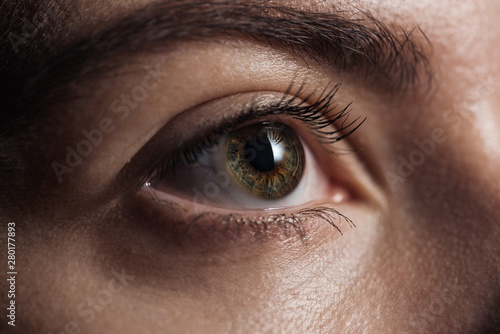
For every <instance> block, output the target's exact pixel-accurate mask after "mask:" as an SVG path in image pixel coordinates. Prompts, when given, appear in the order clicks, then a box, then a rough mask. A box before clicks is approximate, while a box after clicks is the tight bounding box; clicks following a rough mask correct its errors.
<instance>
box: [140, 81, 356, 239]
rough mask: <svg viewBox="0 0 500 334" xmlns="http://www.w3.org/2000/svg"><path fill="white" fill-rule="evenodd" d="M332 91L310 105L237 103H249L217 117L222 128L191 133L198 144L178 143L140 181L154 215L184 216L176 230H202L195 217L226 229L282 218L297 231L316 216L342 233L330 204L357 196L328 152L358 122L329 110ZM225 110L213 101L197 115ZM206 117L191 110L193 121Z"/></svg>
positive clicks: (290, 100)
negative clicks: (306, 219)
mask: <svg viewBox="0 0 500 334" xmlns="http://www.w3.org/2000/svg"><path fill="white" fill-rule="evenodd" d="M337 89H338V86H336V87H335V89H334V90H332V91H329V92H328V93H325V94H321V95H320V96H319V97H318V98H317V99H316V100H313V102H312V103H311V102H309V103H308V102H306V101H305V100H302V99H299V98H298V97H297V96H289V95H288V94H287V93H285V95H279V97H278V95H276V93H274V94H272V95H271V97H269V96H266V97H265V98H262V96H260V97H259V96H257V97H256V96H255V94H256V93H253V94H247V95H244V96H243V97H240V99H243V100H248V102H247V103H243V104H242V105H240V106H239V107H238V106H237V107H234V106H233V107H228V109H232V110H238V109H239V111H238V112H237V115H236V116H234V117H233V118H229V117H228V116H227V115H228V114H230V113H231V110H222V111H220V114H222V115H224V117H222V118H221V120H220V123H222V124H218V125H217V126H215V128H214V129H212V130H203V131H200V132H201V133H200V134H196V133H195V134H194V136H195V139H193V140H186V141H184V142H181V143H180V145H179V147H178V148H177V149H176V150H175V151H174V152H172V153H168V154H166V155H165V156H163V157H162V158H160V161H159V163H156V164H155V166H154V168H153V169H152V170H151V171H149V172H148V173H146V174H145V175H146V177H144V178H142V179H141V180H142V181H141V182H142V187H141V189H143V191H144V192H146V193H148V194H149V195H151V196H153V198H154V199H155V200H156V202H157V203H158V202H160V203H162V205H161V206H162V209H161V210H160V214H159V215H160V216H163V217H164V218H167V220H168V221H170V222H172V221H173V220H175V218H174V217H175V216H176V215H177V216H179V212H182V215H183V216H184V217H187V218H186V219H183V220H180V221H179V220H177V223H178V225H184V226H194V225H197V226H200V225H202V226H206V225H208V223H207V224H200V220H199V218H200V217H207V216H210V217H211V218H210V219H207V221H210V224H220V225H223V226H226V227H227V226H228V225H231V224H233V223H234V224H235V225H237V224H243V225H245V224H246V225H249V226H258V225H259V224H260V225H262V224H261V222H263V221H266V222H271V223H272V222H274V224H277V222H276V219H278V218H279V217H281V218H279V219H278V220H280V221H282V222H283V221H287V222H288V223H289V224H291V225H293V226H299V225H300V223H301V220H302V219H303V218H304V217H311V216H316V217H320V218H323V219H324V220H326V221H327V222H328V223H330V224H331V225H333V226H334V227H335V228H337V229H338V230H339V231H340V229H339V228H338V226H337V224H338V223H339V220H340V219H341V218H342V217H343V218H345V219H346V220H347V221H348V222H349V223H350V220H349V219H348V218H347V217H344V216H343V215H342V214H341V213H340V212H339V211H338V210H336V209H335V208H333V207H332V203H340V202H343V201H346V200H348V199H350V198H353V197H354V196H352V195H353V194H352V191H351V190H352V189H351V188H350V185H349V182H348V180H346V179H343V178H342V176H343V175H345V173H343V172H345V171H342V170H341V168H340V164H338V162H339V160H340V155H337V154H336V151H335V149H334V147H333V146H334V144H336V143H337V142H339V141H341V140H343V139H345V138H346V137H347V136H348V135H350V134H351V133H352V132H353V131H355V130H356V129H357V128H358V127H359V126H360V124H361V123H362V121H361V122H360V121H359V119H355V120H350V121H349V120H348V116H349V112H348V109H347V108H344V109H340V110H339V109H337V108H336V107H335V106H333V105H332V100H333V96H334V94H335V93H336V92H337ZM224 105H225V103H224V101H222V102H221V101H218V102H217V103H212V104H211V103H208V104H207V105H205V106H204V107H203V108H202V109H203V111H206V112H207V113H213V109H218V108H221V106H224ZM203 111H202V110H198V111H196V108H195V111H193V112H192V113H191V114H192V115H200V114H201V115H202V114H204V112H203ZM190 121H191V122H196V118H194V119H193V118H191V119H190ZM198 121H199V122H201V123H203V122H204V121H202V120H201V119H199V120H198ZM172 127H173V128H174V132H175V126H173V125H172ZM204 133H205V134H204ZM336 145H339V144H336ZM333 161H337V164H336V165H335V164H334V163H333ZM165 203H167V205H164V204H165ZM164 208H168V209H164ZM173 208H174V209H173ZM166 211H168V213H165V212H166ZM214 215H218V216H217V217H214ZM269 219H270V220H269ZM193 222H195V224H194V225H193ZM217 222H218V223H217ZM238 222H239V223H238ZM242 222H243V223H242ZM264 225H266V224H264ZM210 226H212V225H210ZM265 228H267V226H266V227H265ZM238 229H240V227H238ZM200 234H203V233H200Z"/></svg>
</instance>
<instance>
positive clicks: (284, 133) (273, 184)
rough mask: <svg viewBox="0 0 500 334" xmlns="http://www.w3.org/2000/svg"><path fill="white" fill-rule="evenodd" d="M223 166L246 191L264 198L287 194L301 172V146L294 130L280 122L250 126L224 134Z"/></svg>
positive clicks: (302, 164) (302, 154)
mask: <svg viewBox="0 0 500 334" xmlns="http://www.w3.org/2000/svg"><path fill="white" fill-rule="evenodd" d="M225 155H226V165H227V168H228V170H229V171H230V172H231V174H232V175H233V177H234V178H235V179H236V180H237V181H238V182H239V183H240V184H241V186H242V187H243V188H244V189H245V190H247V191H249V192H250V193H252V194H254V195H257V196H260V197H264V198H278V197H282V196H285V195H287V194H288V193H290V192H291V191H292V190H293V189H295V187H296V186H297V184H298V182H299V181H300V178H301V176H302V173H303V171H304V160H305V158H304V149H303V147H302V144H301V142H300V139H299V138H298V137H297V135H296V134H295V132H294V130H292V129H291V128H290V127H288V126H286V125H285V124H282V123H275V122H263V123H259V124H255V125H250V126H247V127H244V128H241V129H238V130H236V131H233V132H232V133H230V134H229V136H228V141H227V144H226V151H225Z"/></svg>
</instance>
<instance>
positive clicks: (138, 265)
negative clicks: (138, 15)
mask: <svg viewBox="0 0 500 334" xmlns="http://www.w3.org/2000/svg"><path fill="white" fill-rule="evenodd" d="M147 3H149V0H142V1H133V2H132V1H120V0H117V1H107V2H105V4H103V2H99V1H87V0H79V1H75V3H74V5H73V4H72V6H71V7H68V8H66V9H65V15H66V16H67V17H66V19H65V20H57V21H56V22H55V23H54V24H55V27H56V28H55V30H56V33H55V34H54V37H53V38H54V42H53V43H55V44H56V45H57V43H62V41H64V40H65V39H66V38H68V36H72V34H73V33H74V36H78V35H82V34H83V35H85V34H87V33H89V32H91V31H95V30H97V29H99V27H101V26H102V24H103V22H104V20H105V19H104V18H106V17H107V18H109V19H110V20H112V19H115V18H120V17H123V16H124V15H126V14H127V13H129V12H130V11H132V10H134V9H136V8H139V7H141V6H143V5H145V4H147ZM332 3H334V1H332V0H328V1H324V2H322V3H319V4H316V3H315V2H313V1H310V2H309V1H301V2H298V3H296V4H294V5H296V6H299V7H301V8H304V9H307V10H311V11H328V10H330V9H329V8H331V7H329V6H330V5H331V4H332ZM287 4H288V5H292V4H291V3H290V2H288V3H287ZM335 5H336V6H337V8H351V6H352V5H353V3H352V2H351V1H345V2H338V3H337V2H335ZM356 6H358V7H359V8H360V9H363V10H365V11H370V12H372V13H373V14H374V15H375V16H376V17H378V18H381V19H382V20H384V22H386V23H387V22H390V23H392V24H394V25H395V26H397V25H400V26H403V27H414V26H419V27H420V28H421V30H422V31H424V32H425V34H426V36H427V38H428V39H429V40H430V41H431V43H432V47H433V52H432V56H431V57H432V59H431V61H432V64H433V67H434V69H435V71H436V73H438V74H437V76H436V77H437V81H436V85H435V87H434V89H435V90H434V91H433V93H432V94H430V95H425V94H423V93H422V92H419V93H417V94H416V95H412V96H407V97H405V98H404V99H403V100H400V99H398V98H397V96H395V94H394V93H393V92H391V91H382V92H380V91H377V90H375V89H374V88H373V87H372V86H369V85H365V84H364V82H363V80H362V78H359V77H358V78H356V77H353V76H347V75H346V76H341V75H339V74H338V73H333V72H331V71H324V69H322V68H321V65H317V66H316V65H313V66H312V67H309V68H308V67H307V66H306V65H305V63H304V61H303V60H300V59H295V58H293V57H290V56H288V55H286V54H284V53H282V52H279V51H276V50H271V49H270V48H267V47H265V46H262V45H258V44H256V43H251V42H247V41H237V40H234V39H233V40H231V41H226V42H224V43H207V42H182V43H179V45H178V47H176V48H175V49H174V50H173V51H171V52H168V53H165V54H154V55H151V54H146V55H139V56H138V55H135V56H130V57H129V58H127V57H128V56H125V58H124V59H125V60H134V61H136V62H135V63H134V64H131V65H124V66H123V67H124V68H123V69H121V70H122V72H123V73H125V74H122V75H120V76H119V77H116V78H114V77H104V78H92V79H85V80H83V79H82V80H77V81H76V84H75V86H74V87H73V88H72V89H75V90H77V91H81V92H85V93H87V92H90V94H88V95H85V96H86V97H85V98H79V99H72V100H71V101H68V102H64V103H58V104H55V105H54V106H53V107H52V108H51V112H50V113H48V114H46V115H44V116H43V117H40V119H37V120H36V122H37V124H38V125H39V126H38V129H39V130H38V131H43V130H42V129H48V131H46V132H45V133H44V136H42V137H41V139H40V141H38V142H36V143H35V144H36V145H35V144H32V145H31V146H28V149H27V150H26V151H25V153H24V154H25V156H27V157H36V159H33V160H32V164H35V162H34V161H36V162H37V163H36V166H35V165H33V167H34V168H35V170H36V171H37V175H36V177H31V176H30V175H31V174H29V173H27V174H24V175H26V176H25V178H26V179H23V180H22V182H23V184H32V183H30V182H34V184H37V185H39V186H40V188H39V189H40V195H39V196H34V195H33V194H32V193H30V192H28V191H26V192H25V193H23V192H22V193H21V194H20V195H19V196H18V197H19V198H20V199H21V201H17V202H16V203H13V201H12V202H11V203H7V204H6V205H5V206H4V209H3V210H2V211H1V212H3V213H2V215H1V221H3V222H7V221H15V222H16V224H17V233H18V236H17V244H16V247H17V255H16V256H17V262H18V272H19V276H18V279H17V290H18V294H17V295H16V305H17V307H18V309H17V310H18V312H17V324H16V328H12V327H11V326H8V325H6V324H5V321H2V323H1V324H0V326H3V327H0V329H4V328H7V330H8V332H19V333H226V332H227V333H246V332H252V333H286V332H295V333H306V332H307V333H314V332H322V333H323V332H327V333H481V332H487V330H491V331H493V330H492V329H491V328H493V327H494V326H495V324H494V321H495V320H497V321H498V319H495V315H498V313H499V303H500V247H499V243H498V240H500V222H499V221H498V218H497V217H500V208H499V207H498V205H497V203H499V202H500V183H499V182H498V177H497V175H498V172H497V170H498V165H499V163H500V150H498V144H499V143H500V138H499V137H498V133H500V120H499V119H498V118H499V117H500V113H499V110H500V94H499V90H498V89H499V88H500V65H499V64H498V61H497V60H498V59H500V23H499V21H498V14H499V13H500V3H499V2H498V1H493V0H491V1H488V0H484V1H472V0H463V1H460V2H459V3H458V2H456V1H455V2H453V1H445V2H443V1H441V2H437V1H418V2H417V1H415V2H409V1H406V2H401V1H396V0H387V1H364V2H362V3H360V4H357V3H356ZM57 31H58V33H57ZM419 38H420V39H421V40H423V39H422V36H420V37H419ZM124 63H125V62H124ZM127 64H128V62H127ZM156 68H160V69H161V74H160V75H159V76H158V78H159V79H158V80H157V85H155V88H152V89H150V90H148V92H149V93H148V96H147V98H145V99H144V100H143V101H140V103H137V106H136V107H134V109H133V112H131V113H130V115H128V116H127V117H125V118H124V119H122V120H120V121H119V123H118V122H117V123H113V124H114V125H115V128H114V130H112V131H110V133H109V134H106V135H105V137H104V139H103V141H102V143H101V144H100V145H99V146H98V147H96V148H95V149H94V151H93V153H92V154H91V155H89V156H88V157H87V158H85V159H84V161H83V163H82V164H81V165H80V166H78V167H76V168H74V171H73V172H72V173H69V174H65V175H64V181H63V182H61V183H59V182H57V179H56V178H55V177H54V172H53V169H52V168H51V162H52V161H55V160H57V161H64V158H65V154H66V152H65V147H66V146H70V147H76V146H77V145H78V143H79V142H80V141H81V140H82V138H83V137H82V130H84V129H86V130H89V129H95V128H99V126H100V124H101V122H102V120H103V119H105V118H112V119H116V114H113V113H112V111H110V109H109V106H110V105H111V104H112V103H113V100H114V99H115V98H116V97H118V96H121V94H124V93H125V94H130V92H131V91H132V90H133V89H134V87H137V85H140V84H143V83H144V80H145V76H146V75H147V74H148V71H147V69H156ZM305 78H308V81H307V84H308V85H310V86H311V87H315V86H317V87H324V86H325V85H327V84H328V83H329V82H332V81H333V82H339V81H343V85H342V88H341V90H340V91H339V93H338V94H337V96H336V102H337V103H338V105H341V106H343V105H347V104H348V103H349V102H351V101H354V104H353V107H352V116H351V117H358V116H360V117H363V118H364V117H366V118H367V120H366V122H365V123H364V124H363V126H362V127H361V128H360V129H358V130H357V131H356V134H355V135H354V136H353V137H352V138H349V142H348V143H339V145H340V146H335V147H342V145H346V146H344V147H349V146H350V147H354V148H357V149H359V148H362V149H363V150H362V152H360V153H359V154H358V153H356V154H351V155H347V156H345V157H344V156H342V155H341V156H340V158H339V157H337V158H335V159H337V160H334V161H329V160H328V158H325V157H324V156H325V153H324V152H322V151H320V150H314V149H312V150H313V151H314V152H317V153H318V156H319V157H318V158H316V159H317V161H316V163H315V164H314V166H313V167H311V168H312V170H313V171H314V173H317V175H319V176H321V177H325V178H326V177H327V176H328V175H330V174H335V175H343V179H344V180H348V181H345V183H346V185H340V183H337V184H336V185H335V187H332V189H328V190H325V191H323V192H321V193H320V194H317V196H318V197H321V198H319V199H318V201H320V200H321V201H322V202H325V201H326V202H330V203H332V202H333V201H334V200H333V198H334V195H335V194H339V193H340V194H342V197H343V198H344V200H343V201H341V202H340V203H337V206H336V208H338V209H339V210H341V212H342V213H344V214H345V215H346V216H347V217H349V218H350V219H352V220H353V221H354V223H355V224H356V228H349V226H348V224H347V223H346V222H345V221H344V222H341V223H339V227H341V230H342V231H343V232H344V234H343V235H340V234H339V233H338V232H337V231H336V230H335V229H333V228H332V227H331V226H330V225H328V224H325V223H324V222H321V221H319V220H314V219H312V220H310V221H308V222H307V223H306V224H305V229H306V236H305V241H306V242H304V239H301V238H299V237H298V236H297V235H294V234H292V235H291V236H287V237H285V236H282V235H281V234H280V232H278V231H272V232H271V235H269V236H268V237H267V238H265V239H264V240H259V241H256V240H254V239H253V238H251V237H242V238H241V239H228V238H221V239H217V238H214V240H216V241H213V240H209V239H210V238H207V237H206V236H205V237H204V236H203V235H195V236H192V237H191V238H190V239H188V240H187V241H186V242H185V243H176V242H175V240H174V241H173V239H175V238H174V237H172V234H170V232H171V231H170V230H169V229H168V228H166V227H165V226H162V223H163V224H166V225H168V223H169V221H170V220H174V219H175V217H174V216H173V215H174V214H175V213H171V212H170V211H166V212H164V211H162V210H164V209H158V210H157V209H154V210H153V209H149V207H147V205H146V204H144V203H143V202H144V201H143V200H142V199H141V198H140V197H137V198H136V197H133V198H123V197H121V196H114V195H113V194H114V193H113V194H111V195H110V194H109V193H108V192H106V191H107V189H109V184H110V182H111V181H113V180H114V179H115V178H116V176H117V174H118V173H119V171H120V170H121V169H122V168H123V167H124V165H126V164H127V162H129V161H130V159H132V158H133V157H134V156H135V155H136V154H137V153H138V152H139V151H140V150H141V148H142V147H144V146H145V145H147V144H146V143H147V142H148V141H149V140H150V139H151V138H153V137H154V135H155V134H157V133H158V131H160V130H161V129H162V127H166V129H169V128H168V126H170V127H172V130H171V132H169V131H170V130H169V131H165V130H164V131H163V132H164V133H167V134H168V133H171V135H172V136H176V137H182V136H183V135H187V134H189V133H191V132H192V131H193V130H192V129H193V126H196V124H198V123H200V124H201V125H200V124H198V127H200V128H201V127H202V126H203V124H202V120H204V119H209V118H210V117H215V118H216V117H217V116H220V114H217V113H218V112H219V113H221V111H220V110H222V108H208V111H207V110H205V113H204V112H202V111H203V110H202V109H200V108H201V107H200V105H202V104H203V103H205V102H207V101H214V100H216V101H217V100H219V102H218V103H219V106H224V107H226V106H227V107H228V108H229V110H232V109H231V108H233V109H234V108H235V107H233V106H234V105H236V104H235V103H234V101H231V100H224V99H226V98H227V97H228V96H233V95H235V94H240V93H244V92H255V91H257V92H258V91H262V92H275V93H282V92H284V91H286V89H287V87H288V86H289V84H290V82H291V81H293V80H297V79H298V80H297V81H299V82H300V79H305ZM153 83H154V82H153ZM153 83H152V84H153ZM82 95H84V94H82ZM136 102H137V101H128V102H126V103H129V104H130V105H135V104H134V103H136ZM187 110H189V111H190V112H191V114H189V116H186V111H187ZM224 110H226V109H224ZM183 115H184V116H183ZM39 135H40V134H39ZM311 140H312V139H311ZM416 140H417V141H419V142H420V143H422V142H425V143H427V144H426V145H428V146H427V148H429V147H432V149H429V151H428V152H427V153H426V152H424V153H422V154H421V153H415V152H419V151H423V149H422V148H421V147H419V145H418V144H416V142H415V141H416ZM347 145H348V146H347ZM313 146H314V145H313ZM39 147H45V148H46V149H45V150H38V149H37V148H39ZM316 147H317V146H316ZM41 151H43V152H41ZM322 156H323V157H322ZM422 156H423V157H424V158H423V162H421V163H420V162H419V163H413V164H412V166H410V167H408V168H409V171H408V170H407V173H406V172H405V173H401V172H398V168H399V169H401V168H402V167H401V161H402V160H405V161H412V159H413V160H414V159H417V160H418V159H419V157H420V158H421V157H422ZM325 159H326V161H325ZM335 161H336V162H337V163H336V164H334V162H335ZM339 166H340V167H339ZM33 167H32V168H33ZM334 168H335V169H334ZM408 168H407V169H408ZM333 169H334V170H333ZM332 170H333V172H332ZM339 173H344V174H339ZM319 176H318V177H319ZM21 189H22V188H21ZM304 191H305V192H307V191H306V190H304ZM308 191H310V192H312V191H311V190H308ZM353 194H362V195H358V196H355V195H353ZM113 196H114V197H113ZM103 198H104V199H105V200H103ZM298 198H299V199H298V200H297V202H298V205H297V206H301V205H302V204H306V203H307V201H308V200H309V197H308V196H307V195H304V196H303V198H302V199H301V198H300V197H298ZM31 201H34V202H31ZM30 203H31V204H30ZM295 204H297V203H295ZM186 205H187V207H188V210H192V211H196V210H201V209H200V208H199V207H196V205H193V204H192V203H191V204H189V203H188V204H186ZM19 207H24V208H27V209H26V210H24V211H20V210H16V208H19ZM144 207H146V209H144ZM8 208H14V209H10V210H9V209H8ZM205 209H206V208H205ZM228 209H229V210H230V209H231V208H230V207H229V208H228ZM214 210H217V209H214ZM162 215H163V218H162V219H163V220H162V219H157V217H158V216H162ZM155 216H156V218H155ZM158 220H159V222H158ZM177 237H179V235H177ZM2 242H3V241H2ZM116 273H121V274H124V275H125V276H124V275H120V274H116ZM117 275H118V276H119V277H121V281H120V280H117V279H116V277H117ZM0 285H1V291H7V290H8V287H7V285H6V283H5V280H4V281H2V283H1V284H0ZM109 296H111V297H109ZM108 297H109V299H106V298H108ZM2 298H3V299H2V305H6V303H7V302H8V301H7V299H6V298H5V296H3V297H2ZM89 298H90V299H89ZM103 300H104V301H105V302H104V303H103V302H102V301H103ZM81 305H83V306H81ZM79 307H80V308H79ZM82 307H83V309H84V310H87V312H86V313H84V315H82V312H81V310H82ZM79 310H80V311H79ZM88 310H93V311H88ZM90 314H93V316H90ZM4 320H5V319H4ZM496 329H497V330H500V328H498V327H496Z"/></svg>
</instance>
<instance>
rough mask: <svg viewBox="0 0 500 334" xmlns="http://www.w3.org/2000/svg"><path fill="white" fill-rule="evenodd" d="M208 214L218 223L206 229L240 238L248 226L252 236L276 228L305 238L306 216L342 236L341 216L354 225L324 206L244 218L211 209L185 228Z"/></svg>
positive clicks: (347, 219)
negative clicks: (331, 227) (323, 223)
mask: <svg viewBox="0 0 500 334" xmlns="http://www.w3.org/2000/svg"><path fill="white" fill-rule="evenodd" d="M209 217H210V218H212V219H213V220H216V221H217V223H214V224H213V225H211V226H210V227H208V228H209V229H221V230H220V231H222V230H224V232H225V233H230V234H233V235H234V236H235V237H239V236H240V235H241V233H242V230H244V229H248V230H249V231H250V232H251V233H252V234H253V235H254V236H255V237H263V236H266V235H267V234H268V233H269V232H270V231H274V229H275V228H277V229H279V230H280V231H281V232H282V233H283V235H284V236H285V237H289V236H290V233H293V232H295V233H296V234H297V235H298V236H299V237H300V238H301V239H302V240H304V237H305V235H306V234H305V228H304V221H305V220H306V219H321V220H323V221H325V222H326V223H328V224H330V225H332V226H333V227H334V228H335V229H336V230H337V231H338V232H339V233H340V234H341V235H343V233H342V231H341V230H340V228H339V223H340V221H341V220H342V219H344V220H345V221H346V222H347V223H348V225H349V226H350V227H351V228H353V227H356V225H355V224H354V223H353V222H352V220H351V219H349V218H347V217H346V216H345V215H343V214H342V213H340V212H339V211H338V210H336V209H333V208H329V207H326V206H324V207H314V208H310V209H302V210H300V211H299V212H297V213H288V214H287V213H278V214H271V215H268V216H254V217H244V216H243V215H238V214H229V215H219V214H216V213H212V212H206V213H202V214H200V215H198V216H196V217H195V218H194V219H193V220H192V221H191V222H190V225H189V226H188V227H187V229H188V230H189V229H191V228H193V227H194V225H196V224H197V223H198V222H199V221H201V220H202V219H206V218H209ZM336 221H338V223H336Z"/></svg>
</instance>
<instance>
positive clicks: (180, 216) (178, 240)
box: [127, 188, 355, 251]
mask: <svg viewBox="0 0 500 334" xmlns="http://www.w3.org/2000/svg"><path fill="white" fill-rule="evenodd" d="M127 201H128V202H129V203H128V204H131V205H127V207H128V208H130V209H131V210H132V211H133V212H134V215H137V220H139V219H140V220H141V221H143V222H144V223H145V224H153V225H154V228H152V229H151V230H152V231H156V233H157V234H158V236H160V238H163V239H164V240H165V241H167V242H170V244H172V245H174V244H175V246H176V247H186V248H189V249H190V250H191V251H210V250H213V249H220V248H223V247H225V246H227V245H229V244H235V243H236V244H240V245H241V244H245V243H247V242H250V243H255V242H269V241H276V240H277V241H283V240H288V239H295V240H298V241H299V242H300V243H303V244H305V243H307V240H308V238H309V236H310V235H311V234H315V233H318V234H321V235H324V231H329V233H334V234H335V235H337V236H341V235H342V234H343V232H345V231H346V228H353V227H355V225H354V223H353V222H352V221H351V220H350V219H349V218H348V217H346V216H345V215H343V214H342V213H341V212H340V211H339V210H337V209H336V208H334V207H332V206H331V204H319V205H314V206H312V207H309V208H307V207H304V208H300V209H297V208H295V209H294V211H293V212H292V211H290V210H288V211H287V212H284V211H283V210H280V209H275V210H267V211H260V212H259V211H254V212H246V213H235V212H229V211H227V210H226V211H221V212H216V211H213V210H212V211H211V209H210V207H205V206H203V205H200V204H195V203H188V202H186V203H182V204H181V203H178V202H173V201H169V200H166V199H163V198H160V197H159V194H157V193H156V192H155V190H153V189H147V188H145V189H142V190H141V191H139V192H138V193H137V194H135V195H133V196H131V198H129V199H127ZM319 231H323V232H319Z"/></svg>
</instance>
